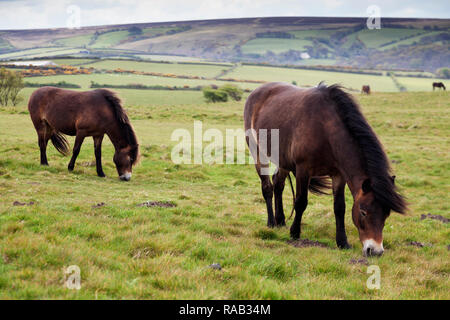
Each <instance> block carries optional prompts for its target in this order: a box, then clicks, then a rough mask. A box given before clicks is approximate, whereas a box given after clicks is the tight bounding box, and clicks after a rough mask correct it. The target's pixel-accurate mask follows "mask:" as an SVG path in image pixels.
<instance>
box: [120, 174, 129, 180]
mask: <svg viewBox="0 0 450 320" xmlns="http://www.w3.org/2000/svg"><path fill="white" fill-rule="evenodd" d="M119 179H120V180H122V181H130V180H131V172H125V173H124V174H123V175H121V176H120V177H119Z"/></svg>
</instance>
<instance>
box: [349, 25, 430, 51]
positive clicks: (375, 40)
mask: <svg viewBox="0 0 450 320" xmlns="http://www.w3.org/2000/svg"><path fill="white" fill-rule="evenodd" d="M424 32H426V31H424V30H421V29H399V28H381V29H373V30H370V29H364V30H361V31H359V32H358V38H359V39H360V40H361V41H362V42H363V43H364V44H365V45H366V47H367V48H378V47H380V46H381V45H383V44H385V43H389V42H391V41H398V40H400V39H402V38H404V37H410V36H413V35H419V34H421V33H424Z"/></svg>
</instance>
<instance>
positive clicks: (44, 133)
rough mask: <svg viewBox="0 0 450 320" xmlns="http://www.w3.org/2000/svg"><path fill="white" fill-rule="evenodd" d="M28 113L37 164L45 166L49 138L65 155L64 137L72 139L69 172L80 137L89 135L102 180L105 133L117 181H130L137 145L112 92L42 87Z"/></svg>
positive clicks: (65, 141)
mask: <svg viewBox="0 0 450 320" xmlns="http://www.w3.org/2000/svg"><path fill="white" fill-rule="evenodd" d="M28 110H29V112H30V116H31V120H32V121H33V124H34V127H35V128H36V132H37V134H38V140H39V148H40V150H41V165H48V162H47V154H46V149H47V142H48V140H49V139H51V141H52V143H53V145H54V146H55V148H56V149H57V150H58V151H59V152H60V153H62V154H63V155H67V154H68V153H69V145H68V142H67V140H66V138H65V137H64V134H66V135H70V136H76V138H75V146H74V148H73V155H72V159H71V160H70V163H69V167H68V168H69V171H73V169H74V167H75V160H76V159H77V156H78V154H79V152H80V148H81V144H82V143H83V140H84V138H85V137H89V136H92V137H93V138H94V147H95V158H96V165H97V174H98V176H99V177H104V176H105V174H104V173H103V169H102V161H101V148H102V141H103V137H104V135H105V134H106V135H108V137H109V138H110V139H111V142H112V143H113V145H114V148H115V150H116V151H115V154H114V159H113V160H114V163H115V165H116V168H117V172H118V174H119V177H120V179H121V180H124V181H129V180H130V179H131V172H132V167H133V165H135V164H136V162H137V161H138V158H139V144H138V141H137V138H136V135H135V133H134V130H133V127H132V126H131V123H130V120H129V119H128V116H127V114H126V113H125V111H124V110H123V108H122V104H121V101H120V99H119V98H118V97H117V95H116V94H115V93H113V92H111V91H109V90H106V89H97V90H93V91H86V92H77V91H71V90H64V89H59V88H54V87H43V88H40V89H38V90H36V91H35V92H33V94H32V95H31V97H30V101H29V103H28Z"/></svg>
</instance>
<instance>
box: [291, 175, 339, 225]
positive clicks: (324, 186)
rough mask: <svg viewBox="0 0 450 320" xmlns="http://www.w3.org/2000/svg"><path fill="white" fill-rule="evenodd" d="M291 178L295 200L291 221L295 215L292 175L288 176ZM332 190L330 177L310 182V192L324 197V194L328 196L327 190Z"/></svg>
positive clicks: (292, 188) (314, 179) (318, 178)
mask: <svg viewBox="0 0 450 320" xmlns="http://www.w3.org/2000/svg"><path fill="white" fill-rule="evenodd" d="M288 178H289V184H290V185H291V191H292V198H293V205H292V211H291V215H290V216H289V219H288V220H290V219H291V218H292V215H293V214H294V210H295V191H294V186H293V184H292V179H291V174H290V173H289V174H288ZM329 189H331V182H330V179H329V178H328V177H313V178H311V179H310V180H309V191H310V192H311V193H314V194H317V195H322V194H328V192H326V191H327V190H329Z"/></svg>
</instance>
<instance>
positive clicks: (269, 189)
mask: <svg viewBox="0 0 450 320" xmlns="http://www.w3.org/2000/svg"><path fill="white" fill-rule="evenodd" d="M256 171H257V172H258V175H259V178H260V179H261V188H262V194H263V197H264V200H265V201H266V207H267V226H268V227H269V228H273V227H274V226H275V224H276V223H275V218H274V216H273V205H272V198H273V185H272V182H270V176H268V175H264V174H262V173H261V167H260V165H258V164H257V165H256Z"/></svg>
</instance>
